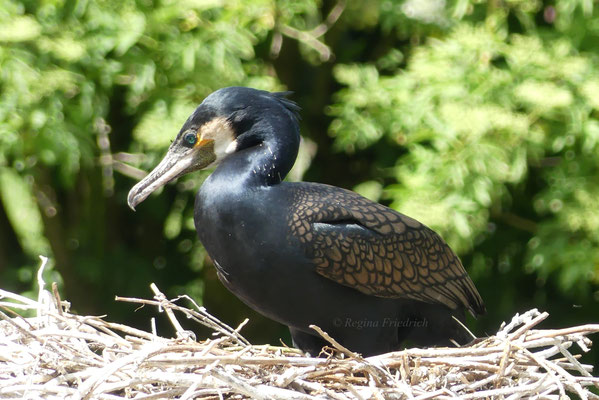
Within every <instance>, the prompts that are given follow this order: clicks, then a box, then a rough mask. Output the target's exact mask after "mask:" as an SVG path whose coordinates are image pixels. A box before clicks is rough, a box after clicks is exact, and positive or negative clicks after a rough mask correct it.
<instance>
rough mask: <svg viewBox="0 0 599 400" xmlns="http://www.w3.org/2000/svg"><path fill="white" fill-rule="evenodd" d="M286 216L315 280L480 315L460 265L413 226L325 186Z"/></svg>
mask: <svg viewBox="0 0 599 400" xmlns="http://www.w3.org/2000/svg"><path fill="white" fill-rule="evenodd" d="M292 210H293V213H291V214H290V216H289V223H290V225H291V227H292V229H291V233H292V236H294V237H296V238H297V239H299V241H300V242H301V243H302V245H303V247H304V249H305V251H306V254H307V255H308V257H310V258H311V260H312V261H313V263H314V266H315V268H316V271H317V272H318V273H319V274H321V275H323V276H325V277H327V278H329V279H332V280H333V281H335V282H337V283H340V284H342V285H345V286H349V287H352V288H355V289H357V290H359V291H360V292H362V293H364V294H368V295H374V296H379V297H388V298H403V299H411V300H418V301H424V302H427V303H439V304H444V305H446V306H447V307H449V308H450V309H457V308H459V307H464V308H466V309H469V310H470V311H472V312H473V314H482V313H484V311H485V308H484V305H483V301H482V299H481V298H480V295H479V294H478V291H477V290H476V288H475V287H474V284H473V283H472V281H471V280H470V278H469V277H468V274H467V273H466V271H465V270H464V267H463V266H462V263H461V262H460V260H459V258H458V257H457V256H456V255H455V253H454V252H453V251H452V250H451V249H450V248H449V246H448V245H447V244H446V243H445V242H444V241H443V239H441V237H439V235H437V234H436V233H435V232H433V231H432V230H431V229H429V228H428V227H426V226H425V225H423V224H421V223H420V222H418V221H416V220H414V219H412V218H410V217H408V216H406V215H403V214H400V213H398V212H396V211H394V210H391V209H389V208H387V207H385V206H382V205H380V204H378V203H375V202H372V201H370V200H368V199H366V198H364V197H362V196H360V195H358V194H356V193H354V192H350V191H348V190H341V189H339V188H336V187H332V186H326V185H304V186H303V187H302V190H301V191H299V190H298V191H296V192H295V199H294V203H293V206H292ZM339 228H343V229H339Z"/></svg>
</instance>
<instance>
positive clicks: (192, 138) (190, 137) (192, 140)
mask: <svg viewBox="0 0 599 400" xmlns="http://www.w3.org/2000/svg"><path fill="white" fill-rule="evenodd" d="M183 141H184V142H185V144H187V145H189V146H193V145H195V144H196V142H197V141H198V137H197V135H196V134H195V133H193V132H189V133H186V134H185V136H183Z"/></svg>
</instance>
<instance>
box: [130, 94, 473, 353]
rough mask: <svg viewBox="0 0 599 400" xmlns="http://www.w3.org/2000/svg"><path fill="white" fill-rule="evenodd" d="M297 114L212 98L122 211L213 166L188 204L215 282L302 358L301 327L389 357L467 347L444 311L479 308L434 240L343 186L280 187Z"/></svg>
mask: <svg viewBox="0 0 599 400" xmlns="http://www.w3.org/2000/svg"><path fill="white" fill-rule="evenodd" d="M297 111H298V108H297V106H296V105H295V104H294V103H292V102H291V101H289V100H287V99H286V98H285V97H284V96H283V95H282V94H272V93H268V92H263V91H258V90H254V89H248V88H239V87H234V88H225V89H221V90H219V91H217V92H215V93H213V94H211V95H210V96H208V97H207V98H206V99H205V100H204V102H203V103H202V104H201V105H200V106H199V107H198V108H197V109H196V111H195V112H194V113H193V114H192V116H191V117H190V118H189V119H188V120H187V122H186V123H185V124H184V126H183V128H182V129H181V132H180V133H179V135H178V136H177V138H176V139H175V141H174V142H173V144H172V145H171V148H170V149H169V153H167V156H166V157H165V160H163V161H162V162H161V164H160V165H159V166H158V167H156V169H155V170H154V171H153V172H152V173H151V174H150V175H149V176H148V178H146V179H144V180H143V181H142V182H140V183H138V185H136V186H135V187H134V188H133V189H132V190H131V192H130V194H129V204H130V205H131V206H132V207H134V206H135V205H137V204H138V203H140V202H141V201H143V199H145V197H147V195H149V193H150V192H151V191H153V190H154V189H155V188H156V187H158V186H160V185H162V184H164V183H166V181H168V180H171V179H174V178H175V177H177V176H180V175H181V174H183V173H186V172H189V171H190V170H193V169H201V168H205V167H207V166H212V165H217V167H216V169H215V170H214V172H213V173H212V174H211V175H210V176H209V177H208V178H207V179H206V181H205V182H204V183H203V185H202V187H201V188H200V190H199V192H198V194H197V196H196V203H195V214H194V220H195V225H196V230H197V232H198V236H199V238H200V240H201V242H202V243H203V245H204V246H205V248H206V250H207V251H208V254H209V255H210V257H211V258H212V260H213V261H214V264H215V266H216V268H217V271H218V275H219V278H220V279H221V281H222V282H223V284H224V285H225V286H226V287H227V288H228V289H229V290H231V291H232V292H233V293H235V294H236V295H237V296H238V297H239V298H240V299H242V300H243V301H244V302H245V303H247V304H248V305H250V306H251V307H252V308H254V309H255V310H257V311H259V312H261V313H262V314H264V315H266V316H268V317H270V318H272V319H274V320H276V321H279V322H281V323H283V324H286V325H288V326H289V327H290V330H291V333H292V337H293V339H294V343H295V344H296V345H297V346H298V347H300V348H302V349H304V350H307V351H309V352H311V353H312V354H317V353H318V352H319V351H320V348H321V347H322V345H323V344H325V343H324V342H323V341H322V340H321V339H320V338H318V337H317V336H316V335H315V334H314V331H312V330H311V329H310V328H309V327H308V326H309V325H310V324H315V325H318V326H320V327H321V328H322V329H324V330H325V331H327V332H328V333H329V334H331V335H332V336H333V337H334V338H336V339H337V340H339V341H340V342H341V343H342V344H343V345H345V346H347V347H349V348H350V349H352V350H354V351H357V352H360V353H363V354H365V355H371V354H378V353H383V352H387V351H392V350H396V349H398V348H400V346H401V343H402V342H403V341H404V340H405V339H410V340H411V341H413V342H414V343H416V344H419V345H434V344H443V345H445V344H449V343H450V341H449V339H454V340H456V341H457V342H461V343H463V342H466V341H468V340H469V336H468V335H467V334H466V332H465V330H464V329H463V328H462V327H460V326H459V325H458V324H457V322H456V321H454V320H453V318H452V315H454V316H456V317H457V318H459V319H463V316H464V310H466V309H467V310H469V311H470V312H472V313H473V314H474V315H477V314H481V313H484V305H483V302H482V299H481V298H480V296H479V294H478V292H477V291H476V288H475V287H474V285H473V283H472V281H471V280H470V278H469V277H468V275H467V273H466V272H465V270H464V268H463V266H462V264H461V263H460V261H459V259H458V258H457V257H456V256H455V254H454V253H453V252H452V251H451V249H449V247H448V246H447V245H446V244H445V242H444V241H443V240H442V239H441V238H440V237H439V236H438V235H437V234H436V233H434V232H433V231H431V230H430V229H428V228H427V227H425V226H424V225H422V224H420V223H419V222H417V221H415V220H414V219H412V218H409V217H407V216H405V215H402V214H400V213H397V212H395V211H393V210H390V209H389V208H387V207H384V206H381V205H379V204H377V203H373V202H371V201H370V200H367V199H365V198H363V197H361V196H359V195H357V194H355V193H353V192H350V191H347V190H344V189H340V188H337V187H334V186H329V185H322V184H317V183H289V182H282V180H283V178H284V177H285V175H286V174H287V173H288V172H289V170H290V169H291V167H292V165H293V163H294V161H295V157H296V155H297V151H298V147H299V130H298V124H297V116H296V113H297ZM190 132H192V133H193V132H197V143H194V144H193V145H190V144H189V143H185V140H184V137H185V136H187V137H188V139H189V135H190ZM191 139H193V138H191ZM183 147H186V148H185V149H182V148H183ZM179 160H183V161H179ZM174 165H181V166H179V167H174ZM164 176H167V178H164Z"/></svg>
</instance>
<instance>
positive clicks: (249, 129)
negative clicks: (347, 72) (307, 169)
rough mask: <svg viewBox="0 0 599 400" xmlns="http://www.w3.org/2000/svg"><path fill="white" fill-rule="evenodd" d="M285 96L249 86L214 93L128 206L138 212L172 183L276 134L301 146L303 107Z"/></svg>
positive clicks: (131, 196)
mask: <svg viewBox="0 0 599 400" xmlns="http://www.w3.org/2000/svg"><path fill="white" fill-rule="evenodd" d="M285 94H286V93H269V92H266V91H262V90H257V89H251V88H245V87H228V88H223V89H219V90H217V91H216V92H214V93H212V94H210V95H209V96H208V97H206V98H205V99H204V101H203V102H202V104H200V105H199V106H198V107H197V108H196V110H195V111H194V112H193V114H191V116H190V117H189V118H188V119H187V121H186V122H185V124H183V127H182V128H181V130H180V131H179V133H178V134H177V137H176V138H175V140H174V141H173V142H172V143H171V145H170V147H169V149H168V151H167V153H166V155H165V156H164V158H163V159H162V161H161V162H160V163H159V164H158V165H157V166H156V167H155V168H154V169H153V170H152V172H150V173H149V174H148V175H147V176H146V177H145V178H144V179H142V180H141V181H139V182H138V183H137V184H136V185H135V186H133V188H131V190H130V191H129V195H128V197H127V203H128V204H129V207H131V209H135V207H136V206H137V205H138V204H139V203H141V202H142V201H144V200H145V199H146V198H147V197H148V196H149V195H150V194H151V193H152V192H154V191H155V190H156V189H158V188H159V187H161V186H164V185H165V184H167V183H168V182H170V181H172V180H173V179H176V178H178V177H180V176H181V175H184V174H186V173H189V172H192V171H197V170H201V169H205V168H210V167H213V166H216V165H217V164H218V163H220V162H221V161H222V160H224V159H226V158H227V157H228V156H229V155H231V154H233V153H236V152H239V151H242V150H244V149H247V148H249V147H253V146H256V145H259V144H260V143H262V142H263V141H265V140H266V139H267V136H268V135H273V134H276V132H277V131H283V132H292V136H293V138H292V140H293V141H294V142H298V143H299V131H298V128H297V122H296V113H297V111H298V110H299V107H298V106H297V105H296V104H295V103H293V102H292V101H290V100H288V99H286V98H285V97H284V96H285ZM294 158H295V157H294Z"/></svg>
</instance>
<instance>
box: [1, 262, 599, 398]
mask: <svg viewBox="0 0 599 400" xmlns="http://www.w3.org/2000/svg"><path fill="white" fill-rule="evenodd" d="M42 270H43V266H42V268H40V273H39V274H38V282H39V296H38V300H37V301H34V300H30V299H28V298H25V297H22V296H19V295H17V294H14V293H10V292H7V291H4V290H0V310H1V311H0V398H2V399H10V398H19V399H42V398H43V399H65V398H66V399H110V400H112V399H133V398H135V399H224V398H226V399H246V398H251V399H372V398H374V399H432V398H439V399H442V398H456V397H458V398H461V399H483V398H502V399H503V398H506V399H518V398H531V397H532V398H539V399H560V400H561V399H565V398H568V396H570V395H571V394H574V395H575V396H578V397H579V398H581V399H599V396H597V395H596V394H594V393H593V392H591V391H590V390H589V388H590V387H593V386H594V387H595V388H599V378H597V377H593V376H592V375H591V372H592V366H590V365H585V364H582V363H581V362H579V358H580V355H579V354H575V353H574V352H573V351H572V350H573V349H579V350H582V351H583V352H587V351H588V350H589V348H590V346H591V344H592V343H591V340H590V339H589V338H588V337H587V335H589V334H592V333H596V332H599V324H594V325H583V326H577V327H572V328H566V329H557V330H553V329H534V327H535V326H536V325H537V324H539V323H540V322H541V321H543V320H544V319H546V318H547V317H548V314H547V313H540V312H539V311H537V310H531V311H528V312H526V313H524V314H522V315H516V316H515V317H514V318H512V320H511V322H509V323H507V324H506V323H504V324H502V326H501V327H500V329H499V331H498V332H497V334H496V335H494V336H491V337H488V338H484V339H479V340H478V341H477V342H476V343H475V344H472V345H469V346H465V347H459V348H429V349H407V350H403V351H398V352H393V353H388V354H384V355H380V356H375V357H368V358H362V357H361V356H360V355H358V354H355V353H352V352H350V351H349V350H347V349H345V348H343V347H342V346H340V345H339V344H338V343H337V342H335V341H334V339H332V338H330V337H329V336H328V335H327V334H326V333H325V332H322V331H321V330H320V329H319V328H318V327H314V329H316V331H317V332H319V333H320V334H321V335H322V336H323V337H324V338H325V339H327V340H328V341H329V343H331V347H330V349H329V353H328V357H321V358H313V357H307V356H306V355H305V354H304V353H302V352H301V351H299V350H296V349H292V348H288V347H275V346H253V345H251V344H250V343H249V342H248V341H247V340H246V339H244V338H243V336H242V335H241V334H240V333H239V330H240V328H241V326H240V327H239V328H237V329H232V328H230V327H228V326H227V325H225V324H224V323H222V322H220V321H219V320H218V319H216V318H215V317H213V316H212V315H210V314H209V313H207V312H206V310H205V309H204V308H203V307H199V306H198V305H197V304H195V303H194V302H193V301H192V300H191V299H189V298H187V297H186V296H183V297H184V298H185V299H187V300H188V301H189V302H190V304H191V307H190V308H187V307H183V306H181V305H179V304H177V300H180V299H181V298H178V299H175V300H168V299H167V298H166V297H165V296H164V295H163V294H162V293H160V291H159V290H158V288H156V287H155V286H152V289H153V290H154V293H155V297H154V299H153V300H142V299H125V298H117V300H123V301H129V302H134V303H141V304H147V305H153V306H156V307H157V308H158V310H159V311H161V312H165V313H166V314H167V316H168V317H169V319H170V321H171V323H172V324H173V327H174V328H175V330H176V331H177V336H178V337H177V338H165V337H162V336H159V335H158V334H156V332H155V330H154V332H145V331H142V330H138V329H135V328H132V327H129V326H126V325H122V324H117V323H112V322H108V321H106V320H104V319H103V318H101V317H95V316H81V315H76V314H72V313H70V312H69V311H68V310H69V304H68V303H67V302H65V301H62V300H61V299H60V297H59V294H58V292H57V291H56V289H55V286H53V289H54V290H53V292H52V293H51V292H49V291H47V290H45V289H44V285H45V284H44V282H43V280H42V279H41V271H42ZM13 310H30V311H29V313H32V312H34V313H36V315H37V316H35V317H28V318H24V317H21V316H19V315H18V314H17V313H16V312H15V311H13ZM177 314H179V315H181V314H183V315H185V317H187V318H191V319H192V320H194V321H196V322H198V323H200V324H202V325H206V326H208V327H210V328H211V329H212V330H213V331H214V335H213V337H211V338H208V339H204V340H201V341H196V340H195V338H194V335H193V333H191V332H189V331H185V330H184V329H183V328H182V327H181V325H180V324H179V322H178V321H177V317H176V315H177ZM242 325H243V324H242ZM574 344H576V345H577V347H575V346H573V345H574Z"/></svg>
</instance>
